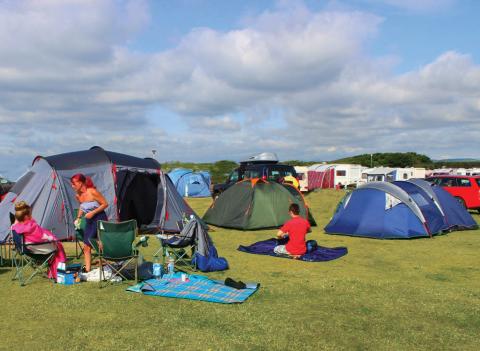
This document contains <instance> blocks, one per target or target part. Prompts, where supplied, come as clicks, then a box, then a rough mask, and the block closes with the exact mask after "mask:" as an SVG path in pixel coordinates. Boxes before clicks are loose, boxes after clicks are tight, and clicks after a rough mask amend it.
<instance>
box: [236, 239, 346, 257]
mask: <svg viewBox="0 0 480 351" xmlns="http://www.w3.org/2000/svg"><path fill="white" fill-rule="evenodd" d="M280 244H282V245H283V244H284V242H283V241H281V242H280V241H279V240H277V239H274V238H272V239H268V240H264V241H259V242H256V243H255V244H252V245H250V246H243V245H240V246H239V247H238V249H237V250H239V251H242V252H246V253H251V254H257V255H269V256H275V257H283V258H292V257H290V256H288V255H277V254H276V253H275V252H273V249H274V248H275V246H277V245H280ZM347 253H348V250H347V248H346V247H333V248H328V247H322V246H317V247H316V248H315V249H314V250H312V251H311V252H307V253H306V254H305V255H303V256H301V257H300V258H299V259H300V260H302V261H307V262H322V261H331V260H335V259H337V258H340V257H342V256H344V255H346V254H347Z"/></svg>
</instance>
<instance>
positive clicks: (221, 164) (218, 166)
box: [210, 160, 238, 183]
mask: <svg viewBox="0 0 480 351" xmlns="http://www.w3.org/2000/svg"><path fill="white" fill-rule="evenodd" d="M236 167H238V163H236V162H234V161H229V160H221V161H217V162H215V163H214V164H213V165H212V167H211V169H210V172H211V175H212V182H213V183H221V182H224V181H225V178H226V177H227V176H228V175H229V174H230V172H231V171H232V170H233V169H235V168H236Z"/></svg>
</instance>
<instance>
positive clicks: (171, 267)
mask: <svg viewBox="0 0 480 351" xmlns="http://www.w3.org/2000/svg"><path fill="white" fill-rule="evenodd" d="M167 273H168V274H173V273H175V259H174V258H173V257H172V256H168V257H167Z"/></svg>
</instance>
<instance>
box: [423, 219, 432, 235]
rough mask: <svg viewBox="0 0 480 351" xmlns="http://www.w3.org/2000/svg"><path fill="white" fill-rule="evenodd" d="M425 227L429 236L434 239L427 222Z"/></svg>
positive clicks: (424, 224)
mask: <svg viewBox="0 0 480 351" xmlns="http://www.w3.org/2000/svg"><path fill="white" fill-rule="evenodd" d="M423 227H424V228H425V230H426V231H427V234H428V236H429V237H430V238H431V237H432V233H431V232H430V230H429V229H428V224H427V222H425V223H423Z"/></svg>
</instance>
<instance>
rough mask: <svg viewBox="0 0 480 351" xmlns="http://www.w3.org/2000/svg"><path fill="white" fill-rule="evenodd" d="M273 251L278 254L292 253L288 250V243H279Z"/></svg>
mask: <svg viewBox="0 0 480 351" xmlns="http://www.w3.org/2000/svg"><path fill="white" fill-rule="evenodd" d="M273 252H275V253H276V254H277V255H290V253H289V252H288V251H287V246H286V245H277V246H275V248H274V249H273Z"/></svg>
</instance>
